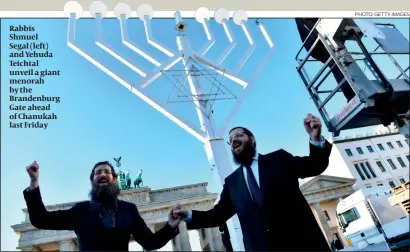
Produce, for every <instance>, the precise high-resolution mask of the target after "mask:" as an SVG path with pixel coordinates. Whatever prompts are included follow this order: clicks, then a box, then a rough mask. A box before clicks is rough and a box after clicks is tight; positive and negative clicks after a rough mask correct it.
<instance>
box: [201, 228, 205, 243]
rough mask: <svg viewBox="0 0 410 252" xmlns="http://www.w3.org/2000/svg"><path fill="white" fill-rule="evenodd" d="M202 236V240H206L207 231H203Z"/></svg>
mask: <svg viewBox="0 0 410 252" xmlns="http://www.w3.org/2000/svg"><path fill="white" fill-rule="evenodd" d="M201 236H202V239H204V240H205V238H206V234H205V229H201Z"/></svg>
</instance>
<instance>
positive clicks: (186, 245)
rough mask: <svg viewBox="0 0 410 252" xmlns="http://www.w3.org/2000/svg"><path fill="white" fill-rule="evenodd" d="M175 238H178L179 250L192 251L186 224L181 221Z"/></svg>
mask: <svg viewBox="0 0 410 252" xmlns="http://www.w3.org/2000/svg"><path fill="white" fill-rule="evenodd" d="M177 237H178V238H179V243H180V248H181V250H182V251H192V248H191V243H190V241H189V234H188V230H187V228H186V223H185V222H183V221H182V222H181V223H180V224H179V234H178V236H177Z"/></svg>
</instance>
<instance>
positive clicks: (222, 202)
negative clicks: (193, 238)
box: [183, 183, 236, 230]
mask: <svg viewBox="0 0 410 252" xmlns="http://www.w3.org/2000/svg"><path fill="white" fill-rule="evenodd" d="M235 213H236V211H235V208H234V206H233V204H232V201H231V197H230V193H229V189H228V187H227V186H226V183H225V185H224V188H223V189H222V193H221V196H220V198H219V202H218V203H217V204H216V205H215V206H214V207H213V208H212V209H210V210H208V211H196V210H188V211H187V213H186V215H187V216H186V217H185V218H184V219H183V220H184V221H185V222H186V223H187V229H189V230H192V229H201V228H211V227H219V226H221V225H222V224H223V223H225V222H226V221H227V220H229V219H230V218H231V217H232V216H233V215H234V214H235Z"/></svg>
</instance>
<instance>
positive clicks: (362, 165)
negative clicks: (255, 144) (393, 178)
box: [359, 163, 372, 179]
mask: <svg viewBox="0 0 410 252" xmlns="http://www.w3.org/2000/svg"><path fill="white" fill-rule="evenodd" d="M359 165H360V167H362V170H363V172H364V174H366V177H367V178H368V179H371V178H372V177H370V174H369V173H368V172H367V169H366V167H364V164H363V163H360V164H359Z"/></svg>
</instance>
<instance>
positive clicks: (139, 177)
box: [134, 170, 144, 188]
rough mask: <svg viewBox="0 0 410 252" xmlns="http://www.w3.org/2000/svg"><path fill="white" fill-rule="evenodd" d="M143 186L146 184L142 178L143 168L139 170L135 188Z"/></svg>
mask: <svg viewBox="0 0 410 252" xmlns="http://www.w3.org/2000/svg"><path fill="white" fill-rule="evenodd" d="M141 186H144V181H143V180H142V170H139V171H138V175H137V178H136V179H135V180H134V188H140V187H141Z"/></svg>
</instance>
